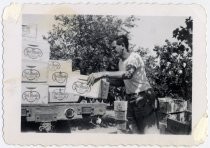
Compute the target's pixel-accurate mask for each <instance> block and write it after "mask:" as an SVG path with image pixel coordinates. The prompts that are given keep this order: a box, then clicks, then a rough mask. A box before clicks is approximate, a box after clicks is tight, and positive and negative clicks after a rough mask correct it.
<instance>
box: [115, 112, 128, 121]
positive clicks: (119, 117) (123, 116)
mask: <svg viewBox="0 0 210 148" xmlns="http://www.w3.org/2000/svg"><path fill="white" fill-rule="evenodd" d="M114 113H115V120H120V121H126V120H127V111H114Z"/></svg>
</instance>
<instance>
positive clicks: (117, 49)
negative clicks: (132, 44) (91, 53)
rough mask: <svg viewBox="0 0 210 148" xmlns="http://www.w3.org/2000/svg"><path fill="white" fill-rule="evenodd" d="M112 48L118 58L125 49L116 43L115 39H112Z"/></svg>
mask: <svg viewBox="0 0 210 148" xmlns="http://www.w3.org/2000/svg"><path fill="white" fill-rule="evenodd" d="M112 49H113V51H114V52H115V53H116V56H117V57H118V58H121V57H122V56H123V50H124V49H125V47H124V46H123V45H118V44H117V42H116V41H113V42H112Z"/></svg>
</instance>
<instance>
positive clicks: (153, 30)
mask: <svg viewBox="0 0 210 148" xmlns="http://www.w3.org/2000/svg"><path fill="white" fill-rule="evenodd" d="M139 18H140V20H138V21H137V22H136V24H137V27H136V28H133V29H132V30H131V42H132V43H133V44H136V45H137V46H141V47H144V48H149V49H150V50H152V49H153V48H154V46H155V45H163V44H164V43H165V40H166V39H168V40H169V41H175V39H174V38H172V36H173V30H175V29H176V28H178V27H180V26H185V19H186V18H188V17H176V16H173V17H166V16H162V17H161V16H146V17H145V16H142V17H139Z"/></svg>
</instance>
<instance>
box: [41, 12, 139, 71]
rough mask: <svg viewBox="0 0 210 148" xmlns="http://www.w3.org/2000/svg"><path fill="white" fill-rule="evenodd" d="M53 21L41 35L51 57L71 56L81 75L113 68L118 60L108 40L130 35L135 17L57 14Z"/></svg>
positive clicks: (62, 57) (67, 57)
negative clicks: (51, 27)
mask: <svg viewBox="0 0 210 148" xmlns="http://www.w3.org/2000/svg"><path fill="white" fill-rule="evenodd" d="M55 20H56V22H57V23H56V24H54V25H53V29H52V30H51V31H50V32H49V33H48V36H47V37H44V39H46V40H47V41H48V42H49V43H50V50H51V55H50V58H51V59H72V60H73V69H74V70H76V69H80V70H81V73H82V74H89V73H92V72H97V71H103V70H115V69H116V68H117V62H118V61H117V59H115V55H114V53H113V52H112V49H111V47H110V46H111V42H112V41H113V39H114V38H115V37H116V36H117V35H119V34H127V35H128V34H129V31H128V29H129V28H132V27H134V26H135V24H134V22H135V20H136V18H135V17H134V16H130V17H124V18H119V17H116V16H111V15H106V16H104V15H103V16H102V15H59V16H55Z"/></svg>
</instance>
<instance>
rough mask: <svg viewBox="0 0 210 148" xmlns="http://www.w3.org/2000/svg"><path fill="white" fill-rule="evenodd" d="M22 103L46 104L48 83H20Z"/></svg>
mask: <svg viewBox="0 0 210 148" xmlns="http://www.w3.org/2000/svg"><path fill="white" fill-rule="evenodd" d="M21 94H22V96H21V97H22V99H21V103H22V104H48V85H47V84H44V83H42V84H40V83H33V84H32V83H22V88H21Z"/></svg>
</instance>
